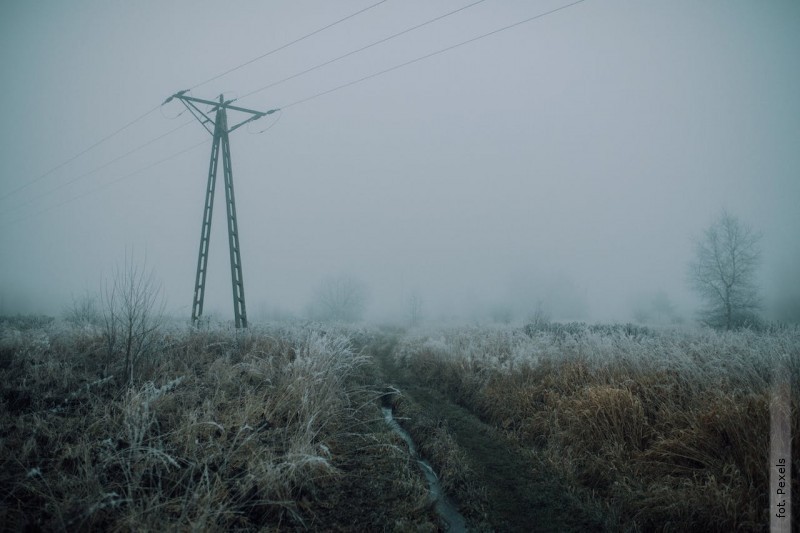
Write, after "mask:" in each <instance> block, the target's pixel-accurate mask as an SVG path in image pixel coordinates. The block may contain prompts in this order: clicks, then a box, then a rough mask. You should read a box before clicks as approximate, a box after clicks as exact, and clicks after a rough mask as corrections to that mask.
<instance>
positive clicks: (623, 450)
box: [396, 327, 800, 531]
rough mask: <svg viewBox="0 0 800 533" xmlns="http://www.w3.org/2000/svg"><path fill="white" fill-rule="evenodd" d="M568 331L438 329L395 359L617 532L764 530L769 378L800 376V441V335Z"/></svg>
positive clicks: (795, 416) (798, 418) (798, 422)
mask: <svg viewBox="0 0 800 533" xmlns="http://www.w3.org/2000/svg"><path fill="white" fill-rule="evenodd" d="M573 329H574V330H575V331H572V330H570V331H568V332H566V333H565V332H563V331H561V330H559V331H558V332H557V334H553V333H552V332H546V331H545V332H532V333H531V334H530V335H520V334H519V332H518V331H515V330H512V329H510V328H508V329H497V328H493V329H492V328H486V329H483V330H481V329H479V328H471V329H462V330H449V331H445V332H440V331H437V332H433V333H431V334H429V335H421V336H419V337H418V338H416V339H409V340H407V341H405V342H404V343H403V344H402V345H401V346H400V347H399V348H398V350H397V352H396V358H397V360H398V362H399V363H401V364H405V365H406V366H407V367H409V368H410V369H411V371H412V372H413V373H414V374H415V375H419V376H423V377H424V378H425V379H426V381H427V383H428V384H429V385H430V386H434V387H437V388H438V389H439V390H441V391H442V392H444V393H445V394H447V395H449V396H450V397H452V398H456V399H457V400H458V401H459V402H461V403H463V404H465V405H466V406H468V407H469V408H470V409H472V410H473V411H474V412H476V413H478V414H479V415H480V416H481V417H482V418H483V419H484V420H486V421H487V422H489V423H491V424H493V425H495V426H496V427H498V428H501V429H504V430H506V431H507V433H508V434H510V435H513V436H514V437H515V438H516V439H517V440H518V441H519V442H520V443H521V444H523V445H525V446H528V447H530V449H531V450H532V451H533V453H534V455H535V457H536V458H537V460H538V461H542V462H545V463H547V464H548V465H550V466H552V467H553V469H555V471H557V472H559V473H560V475H561V476H563V478H564V479H566V480H567V481H568V482H569V483H570V485H572V486H573V487H575V490H576V492H577V493H578V494H579V495H581V497H582V498H583V499H584V501H585V502H586V505H587V508H588V507H595V508H596V507H597V506H598V505H600V506H601V507H603V508H605V514H606V525H607V527H608V528H609V529H614V530H631V531H635V530H645V531H649V530H666V531H679V530H683V531H687V530H690V531H698V530H704V531H730V530H737V531H758V530H766V528H767V527H768V524H769V518H768V507H769V491H768V486H767V485H768V479H769V478H768V476H769V470H768V450H769V401H770V392H771V388H770V378H771V372H772V371H773V369H774V368H775V366H776V364H778V362H779V361H780V362H781V364H782V365H784V366H783V371H784V372H788V373H790V374H791V379H792V381H793V388H792V390H793V392H792V427H793V436H794V440H795V442H800V410H799V409H798V397H799V396H800V394H798V393H800V388H799V387H800V331H798V330H797V329H786V330H782V331H772V332H765V333H753V332H749V331H744V332H726V333H717V332H713V331H705V330H699V331H666V332H660V333H659V332H653V331H647V332H637V334H636V335H631V334H627V333H625V332H621V331H619V330H618V329H615V328H613V327H610V328H607V331H606V330H601V331H589V330H588V329H587V328H584V329H580V328H577V327H573ZM798 474H800V468H798V464H797V462H796V461H795V462H794V471H793V479H794V480H795V488H794V490H795V491H800V486H798V485H797V483H798V482H797V480H798V478H800V476H799V475H798ZM796 493H800V492H796Z"/></svg>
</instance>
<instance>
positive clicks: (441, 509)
mask: <svg viewBox="0 0 800 533" xmlns="http://www.w3.org/2000/svg"><path fill="white" fill-rule="evenodd" d="M383 417H384V419H385V420H386V424H387V425H388V426H389V427H390V428H392V430H393V431H394V432H395V433H397V434H398V435H400V437H402V439H403V440H404V441H405V442H406V444H407V445H408V452H409V453H410V454H411V457H412V458H414V459H415V460H416V461H417V464H419V467H420V468H421V469H422V472H423V473H424V474H425V478H426V479H427V480H428V490H429V491H430V494H431V497H432V498H433V499H434V500H435V502H436V503H435V508H436V512H437V513H438V514H439V516H440V517H442V519H443V520H444V521H445V523H446V524H447V531H459V532H460V531H466V530H467V525H466V520H464V517H463V516H461V513H459V512H458V509H456V507H455V505H453V502H451V501H450V499H449V498H448V497H447V495H446V494H445V493H444V492H443V491H442V485H441V484H440V483H439V477H438V476H437V475H436V472H434V471H433V468H432V467H431V465H430V463H429V462H428V461H426V460H425V459H423V458H422V457H420V456H419V453H417V447H416V445H415V444H414V440H413V439H412V438H411V435H409V434H408V433H407V432H406V430H404V429H403V428H402V427H400V424H398V423H397V421H396V420H395V419H394V415H393V414H392V409H391V407H383Z"/></svg>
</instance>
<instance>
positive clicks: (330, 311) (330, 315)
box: [308, 274, 368, 322]
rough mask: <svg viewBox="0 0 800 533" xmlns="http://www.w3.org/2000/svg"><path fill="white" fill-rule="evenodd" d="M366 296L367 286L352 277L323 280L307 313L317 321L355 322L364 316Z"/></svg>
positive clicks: (343, 276)
mask: <svg viewBox="0 0 800 533" xmlns="http://www.w3.org/2000/svg"><path fill="white" fill-rule="evenodd" d="M367 295H368V290H367V286H366V285H365V284H364V283H363V282H362V281H360V280H358V279H356V278H354V277H352V276H349V275H346V274H342V275H339V276H332V277H329V278H325V279H324V280H322V282H321V283H320V284H319V285H318V286H317V288H316V290H315V291H314V295H313V297H312V301H311V304H310V305H309V309H308V313H309V315H310V316H311V317H312V318H315V319H318V320H336V321H342V322H355V321H357V320H360V319H361V318H362V317H363V316H364V311H365V310H366V307H367Z"/></svg>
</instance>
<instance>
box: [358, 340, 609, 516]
mask: <svg viewBox="0 0 800 533" xmlns="http://www.w3.org/2000/svg"><path fill="white" fill-rule="evenodd" d="M395 345H396V340H394V341H393V342H392V341H389V342H386V343H385V344H383V345H381V346H379V347H376V348H375V349H374V350H373V352H374V353H373V355H374V356H375V358H376V360H377V362H378V367H379V369H380V372H381V373H382V375H383V378H384V380H385V383H386V386H387V387H394V388H396V389H398V390H399V391H400V393H401V394H402V396H403V401H404V402H405V403H407V404H410V406H411V407H410V409H409V410H408V412H409V415H410V416H411V417H413V416H414V413H415V412H416V413H420V414H423V413H424V416H426V417H428V418H430V419H432V420H434V421H436V423H437V424H438V425H442V426H444V427H446V429H447V431H448V433H449V434H450V435H451V436H452V437H453V440H454V441H455V443H456V444H457V446H458V447H459V448H460V450H461V451H463V452H464V453H465V455H466V463H467V464H465V465H464V466H465V469H466V477H467V484H468V485H471V486H472V489H475V488H478V489H479V492H480V493H482V494H481V496H480V497H476V495H475V492H476V491H475V490H470V491H466V493H462V494H458V493H456V494H450V496H451V497H452V498H453V499H454V500H455V501H456V502H457V504H458V507H459V510H460V511H461V513H462V514H464V515H465V516H467V517H468V519H472V520H473V523H472V524H470V528H471V529H477V530H487V529H488V530H496V531H602V530H603V529H602V526H601V524H600V523H599V522H598V520H597V518H592V517H589V516H587V514H586V512H585V511H583V510H582V509H581V508H580V506H579V504H578V502H577V501H576V500H575V498H574V497H572V496H571V495H570V493H569V488H568V487H567V486H565V485H564V483H563V482H562V481H561V480H559V479H558V478H557V477H555V476H554V475H553V474H552V472H548V471H547V469H546V468H545V467H544V466H542V465H541V464H539V463H538V462H537V461H535V460H533V459H532V458H531V457H530V455H529V454H526V453H525V452H524V451H523V450H521V449H520V448H519V446H518V445H516V444H515V443H514V442H512V441H510V440H509V439H508V438H506V437H505V436H504V435H502V433H500V432H499V431H497V430H496V429H495V428H493V427H491V426H489V425H487V424H485V423H484V422H482V421H481V420H480V419H479V418H478V417H477V416H475V415H474V414H473V413H471V412H470V411H468V410H467V409H465V408H463V407H461V406H459V405H456V404H454V403H453V402H451V401H450V400H449V399H448V398H446V397H445V396H444V395H442V394H441V393H440V392H439V391H437V390H434V389H432V388H430V387H425V386H422V385H420V383H419V380H417V379H415V377H414V376H410V375H409V373H408V372H407V371H405V370H404V369H401V368H398V366H397V365H395V363H394V359H393V357H392V352H393V349H394V346H395ZM404 426H408V427H406V430H408V431H409V432H410V433H411V434H412V436H413V437H414V438H415V440H418V439H419V440H424V439H425V438H426V437H425V435H424V434H423V433H424V432H420V431H419V430H418V431H416V433H417V434H416V435H415V431H414V427H413V424H408V423H406V424H404ZM421 444H423V446H424V443H421ZM434 466H435V465H434ZM478 500H480V501H478Z"/></svg>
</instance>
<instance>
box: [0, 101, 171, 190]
mask: <svg viewBox="0 0 800 533" xmlns="http://www.w3.org/2000/svg"><path fill="white" fill-rule="evenodd" d="M159 107H161V106H156V107H154V108H152V109H151V110H149V111H146V112H145V113H142V114H141V115H139V116H138V117H136V118H135V119H133V120H131V121H130V122H128V123H127V124H125V125H124V126H122V127H120V128H118V129H116V130H114V131H113V132H111V133H109V134H108V135H106V136H105V137H103V138H102V139H100V140H99V141H97V142H95V143H94V144H92V145H91V146H89V147H88V148H85V149H84V150H82V151H80V152H78V153H77V154H75V155H74V156H72V157H70V158H69V159H67V160H66V161H63V162H62V163H59V164H58V165H56V166H54V167H53V168H51V169H50V170H48V171H47V172H45V173H44V174H41V175H39V176H37V177H36V178H34V179H32V180H30V181H28V182H26V183H23V184H22V185H20V186H19V187H17V188H16V189H14V190H12V191H11V192H9V193H7V194H5V195H4V196H0V202H2V201H3V200H5V199H6V198H8V197H9V196H12V195H14V194H16V193H18V192H20V191H22V190H24V189H27V188H28V187H30V186H31V185H33V184H34V183H36V182H37V181H40V180H42V179H44V178H46V177H47V176H49V175H50V174H52V173H53V172H55V171H56V170H58V169H60V168H63V167H64V166H66V165H68V164H69V163H72V162H73V161H75V160H76V159H78V158H79V157H80V156H82V155H83V154H85V153H86V152H88V151H90V150H92V149H94V148H97V147H98V146H100V145H101V144H103V143H104V142H106V141H107V140H109V139H110V138H112V137H114V136H115V135H118V134H120V133H122V132H123V131H125V130H126V129H128V128H130V127H131V126H133V125H134V124H136V123H137V122H140V121H142V120H143V119H144V118H145V117H147V116H148V115H150V114H151V113H154V112H156V111H158V108H159Z"/></svg>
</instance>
